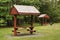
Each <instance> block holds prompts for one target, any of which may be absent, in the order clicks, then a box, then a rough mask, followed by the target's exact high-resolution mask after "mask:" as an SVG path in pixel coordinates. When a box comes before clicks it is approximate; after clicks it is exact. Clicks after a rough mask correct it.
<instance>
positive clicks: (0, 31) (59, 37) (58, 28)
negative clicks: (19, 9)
mask: <svg viewBox="0 0 60 40" xmlns="http://www.w3.org/2000/svg"><path fill="white" fill-rule="evenodd" d="M34 26H35V29H36V31H37V32H36V33H41V34H44V36H36V37H25V38H20V37H6V35H11V34H12V35H13V33H12V32H11V30H12V29H13V28H0V40H60V23H55V24H53V25H52V26H51V25H47V26H39V25H38V24H35V25H34ZM24 30H25V29H24ZM24 30H22V29H21V30H20V31H22V32H24ZM24 33H25V32H24Z"/></svg>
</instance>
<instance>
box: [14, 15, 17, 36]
mask: <svg viewBox="0 0 60 40" xmlns="http://www.w3.org/2000/svg"><path fill="white" fill-rule="evenodd" d="M16 28H17V27H16V15H14V36H16V35H17V31H16Z"/></svg>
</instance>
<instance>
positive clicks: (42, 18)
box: [39, 14, 50, 25]
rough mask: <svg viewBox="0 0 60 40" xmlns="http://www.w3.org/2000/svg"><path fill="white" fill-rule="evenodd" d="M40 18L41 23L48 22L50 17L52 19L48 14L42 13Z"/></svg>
mask: <svg viewBox="0 0 60 40" xmlns="http://www.w3.org/2000/svg"><path fill="white" fill-rule="evenodd" d="M39 18H40V20H41V25H46V24H48V19H50V17H49V16H48V15H47V14H41V15H40V16H39Z"/></svg>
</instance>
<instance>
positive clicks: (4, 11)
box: [0, 0, 60, 22]
mask: <svg viewBox="0 0 60 40" xmlns="http://www.w3.org/2000/svg"><path fill="white" fill-rule="evenodd" d="M13 4H19V5H32V6H35V7H36V8H37V9H38V10H39V11H40V12H41V14H48V15H49V16H50V18H51V20H53V21H54V22H60V21H59V20H60V0H59V1H55V3H54V1H53V0H52V1H49V0H0V16H5V18H6V20H13V19H12V17H13V16H11V15H10V14H9V12H10V9H11V7H12V5H13ZM8 15H9V16H8ZM35 20H37V18H36V17H35Z"/></svg>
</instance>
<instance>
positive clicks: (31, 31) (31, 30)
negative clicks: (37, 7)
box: [30, 15, 33, 34]
mask: <svg viewBox="0 0 60 40" xmlns="http://www.w3.org/2000/svg"><path fill="white" fill-rule="evenodd" d="M30 33H31V34H32V33H33V15H31V27H30Z"/></svg>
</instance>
